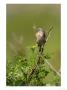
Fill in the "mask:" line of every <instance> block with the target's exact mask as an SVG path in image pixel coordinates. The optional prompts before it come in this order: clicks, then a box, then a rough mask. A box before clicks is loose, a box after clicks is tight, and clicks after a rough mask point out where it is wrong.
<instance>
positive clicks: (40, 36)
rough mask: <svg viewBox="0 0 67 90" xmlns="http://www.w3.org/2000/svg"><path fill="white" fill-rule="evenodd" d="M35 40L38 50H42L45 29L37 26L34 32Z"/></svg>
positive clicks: (44, 41) (44, 40)
mask: <svg viewBox="0 0 67 90" xmlns="http://www.w3.org/2000/svg"><path fill="white" fill-rule="evenodd" d="M36 42H37V44H38V47H39V52H41V53H42V52H43V49H44V44H45V43H46V35H45V31H43V29H42V28H38V29H37V32H36Z"/></svg>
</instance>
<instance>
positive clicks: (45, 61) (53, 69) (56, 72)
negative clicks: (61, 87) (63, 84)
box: [41, 56, 61, 77]
mask: <svg viewBox="0 0 67 90" xmlns="http://www.w3.org/2000/svg"><path fill="white" fill-rule="evenodd" d="M41 57H42V58H43V56H41ZM43 59H44V58H43ZM45 62H46V63H47V64H48V65H49V67H50V68H51V69H52V70H53V71H54V72H55V73H56V74H57V75H58V76H59V77H61V75H60V73H59V72H58V71H57V70H56V69H55V68H54V67H53V66H52V65H51V64H50V63H49V62H48V61H47V59H45Z"/></svg>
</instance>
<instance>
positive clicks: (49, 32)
mask: <svg viewBox="0 0 67 90" xmlns="http://www.w3.org/2000/svg"><path fill="white" fill-rule="evenodd" d="M52 29H53V27H51V28H50V30H49V31H48V36H47V38H46V42H47V40H48V38H49V36H50V34H51V31H52Z"/></svg>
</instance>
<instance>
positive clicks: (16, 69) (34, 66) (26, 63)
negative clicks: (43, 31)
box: [6, 39, 60, 86]
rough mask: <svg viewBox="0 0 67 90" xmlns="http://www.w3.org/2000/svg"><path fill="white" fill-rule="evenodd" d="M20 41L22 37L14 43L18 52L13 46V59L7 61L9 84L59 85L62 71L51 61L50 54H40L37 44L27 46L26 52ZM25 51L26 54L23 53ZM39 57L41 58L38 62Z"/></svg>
mask: <svg viewBox="0 0 67 90" xmlns="http://www.w3.org/2000/svg"><path fill="white" fill-rule="evenodd" d="M13 40H14V39H13ZM19 41H20V39H19V40H18V39H17V41H15V42H14V43H13V44H14V45H15V49H16V53H15V49H14V48H13V47H11V50H12V52H14V53H13V55H14V56H13V60H11V62H8V61H7V74H6V77H7V82H6V83H7V85H10V86H30V85H31V86H47V85H48V86H54V85H56V86H59V85H60V73H59V72H57V71H56V70H55V69H54V68H53V67H52V65H51V64H50V63H49V60H50V59H51V57H50V56H49V55H48V54H47V55H44V53H43V54H40V53H39V52H38V47H37V45H35V46H32V47H31V46H30V47H27V48H26V51H25V52H24V51H22V50H23V49H22V44H20V43H19ZM14 45H13V46H14ZM17 45H18V46H17ZM10 46H11V45H10ZM19 46H20V47H19ZM13 50H14V51H13ZM23 52H24V53H25V54H23ZM39 57H41V58H40V61H39V63H38V60H39Z"/></svg>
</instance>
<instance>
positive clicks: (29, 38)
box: [6, 4, 61, 70]
mask: <svg viewBox="0 0 67 90" xmlns="http://www.w3.org/2000/svg"><path fill="white" fill-rule="evenodd" d="M6 11H7V12H6V31H7V60H8V59H10V58H11V53H10V48H9V45H8V43H9V42H10V41H11V34H12V33H13V32H14V33H15V34H17V35H18V36H20V35H22V37H23V44H24V45H25V46H26V47H27V46H31V45H35V43H36V38H35V32H36V31H35V30H33V25H36V26H37V27H43V29H44V30H45V31H47V30H49V25H51V26H53V31H52V33H51V35H50V38H49V40H48V41H47V43H46V45H45V50H44V53H45V54H47V53H48V54H50V55H52V59H51V61H50V62H51V63H52V65H53V66H54V67H55V68H56V69H57V70H59V69H60V65H61V64H60V62H61V61H60V48H61V40H60V37H61V5H60V4H7V6H6Z"/></svg>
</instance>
